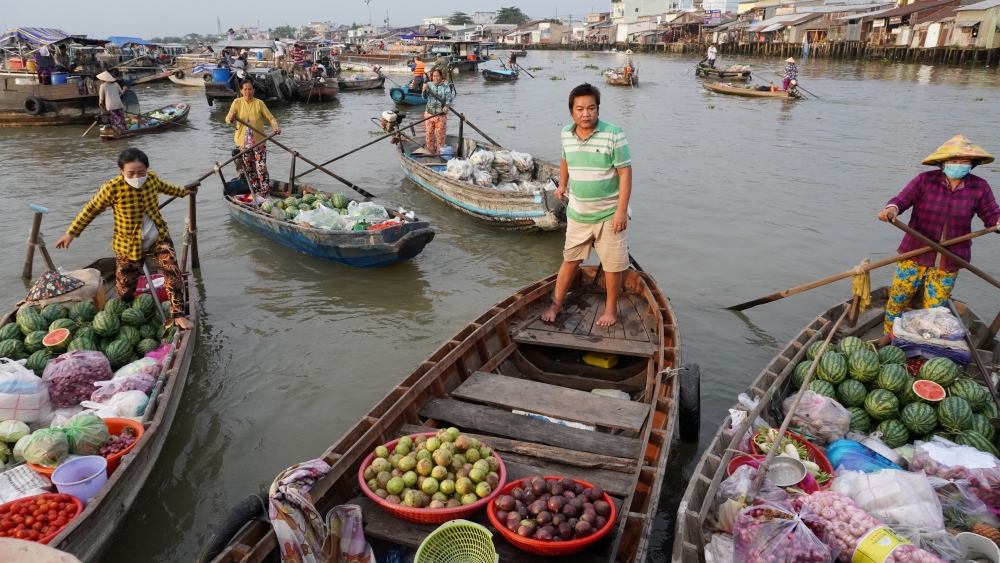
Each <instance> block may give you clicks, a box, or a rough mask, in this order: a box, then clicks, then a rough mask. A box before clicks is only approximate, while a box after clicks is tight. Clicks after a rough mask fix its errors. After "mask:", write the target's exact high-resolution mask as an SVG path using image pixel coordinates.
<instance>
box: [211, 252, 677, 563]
mask: <svg viewBox="0 0 1000 563" xmlns="http://www.w3.org/2000/svg"><path fill="white" fill-rule="evenodd" d="M595 276H596V277H598V279H597V280H596V281H597V283H596V284H595ZM602 281H603V276H600V274H599V272H598V269H597V268H596V267H593V266H585V267H583V268H581V270H580V272H579V274H578V276H577V278H576V279H575V280H573V284H572V293H571V297H569V299H568V300H567V301H566V303H568V306H567V309H566V312H565V313H562V314H560V315H559V317H558V319H557V321H556V323H555V324H546V323H542V322H541V321H540V320H539V316H540V315H541V313H542V311H543V310H544V309H545V308H547V307H548V306H549V304H550V301H549V299H550V294H551V293H552V291H553V289H554V287H555V282H556V276H555V275H552V276H549V277H547V278H545V279H543V280H541V281H538V282H535V283H533V284H531V285H528V286H527V287H524V288H522V289H519V290H518V291H516V292H515V293H514V294H513V295H511V296H510V297H508V298H506V299H504V300H503V301H500V302H499V303H497V304H496V305H494V306H493V307H491V308H490V309H489V310H487V311H486V312H485V313H483V314H482V315H480V316H479V317H477V318H476V319H475V320H473V321H472V322H471V323H469V324H468V325H467V326H465V327H464V328H462V329H461V330H460V331H459V332H458V333H457V334H456V335H455V336H453V337H452V338H450V339H449V340H448V341H447V342H445V343H444V345H442V346H441V347H440V348H438V349H437V350H435V351H434V352H432V353H431V354H430V356H429V357H428V358H427V359H426V360H425V361H423V362H422V363H421V364H420V365H419V366H418V367H417V368H416V369H415V370H414V371H413V372H412V373H410V374H409V375H407V376H406V377H405V378H404V379H403V380H402V381H400V382H399V384H398V385H397V386H396V387H394V388H392V389H391V390H390V391H389V392H388V393H387V394H386V395H385V397H384V398H382V400H380V401H379V402H378V403H377V404H376V405H375V406H374V407H373V408H372V409H371V410H369V411H368V412H367V413H366V414H365V415H364V416H362V417H361V418H360V420H358V421H357V422H356V423H355V424H354V425H353V426H352V427H350V428H349V429H348V430H347V431H346V432H345V433H344V434H343V435H342V436H341V437H340V438H339V439H337V440H336V441H335V442H334V443H333V445H331V446H330V447H329V448H328V449H327V450H326V451H325V452H323V453H322V454H321V455H319V456H318V457H320V458H322V459H323V460H325V461H326V462H327V463H329V464H331V466H332V467H331V469H330V471H329V472H328V473H327V474H326V475H324V476H323V477H321V478H319V479H318V480H317V481H316V483H315V484H314V485H313V488H312V489H311V490H310V491H309V493H308V495H307V496H308V498H309V499H310V500H311V501H312V502H313V504H314V505H315V506H316V507H317V508H318V509H319V510H320V513H321V514H324V513H325V511H327V510H329V509H330V508H332V507H334V506H337V505H340V504H357V505H359V506H360V507H361V509H362V513H363V517H364V532H365V537H366V538H367V539H368V540H369V541H370V542H375V543H376V544H379V543H380V542H381V543H385V544H391V545H397V544H401V545H404V546H406V547H407V548H409V549H410V550H414V549H416V548H417V546H419V545H420V543H421V542H422V541H423V540H424V538H426V537H427V535H428V534H429V533H430V532H431V531H433V530H435V529H436V528H437V525H427V524H413V523H409V522H404V521H402V520H397V519H395V518H393V517H391V516H389V515H388V514H387V513H385V512H383V511H382V510H381V509H380V508H379V507H378V506H377V505H375V504H374V503H373V502H372V501H371V500H369V499H368V497H367V496H365V495H364V494H362V493H361V492H359V491H360V489H359V487H358V477H357V475H358V469H359V466H360V464H361V463H362V461H363V460H364V458H365V456H367V455H368V454H369V453H370V452H371V451H372V450H373V449H374V448H375V447H376V446H378V445H381V444H383V443H386V442H388V441H390V440H394V439H396V438H397V437H399V436H401V435H403V434H411V433H414V432H418V431H425V429H433V428H434V427H448V426H455V427H457V428H459V429H460V430H462V431H464V432H467V433H470V434H472V435H473V436H478V437H482V440H484V441H486V442H487V443H489V444H490V445H491V446H492V447H493V448H494V449H496V450H497V451H498V452H500V454H499V455H500V456H501V459H502V460H503V461H504V464H505V466H506V470H507V478H508V480H513V479H520V478H524V477H527V476H530V475H542V474H545V475H572V476H574V477H576V478H578V479H583V480H585V481H587V482H590V483H593V484H595V485H598V486H600V487H602V488H603V489H604V490H605V491H606V492H608V494H610V495H611V496H612V498H613V500H614V502H615V505H616V506H619V507H620V510H619V512H618V514H619V515H620V516H619V517H618V519H617V522H616V524H615V526H614V527H613V528H612V530H611V532H609V533H608V534H607V535H606V536H605V537H604V538H602V539H601V540H600V541H599V542H597V543H596V544H595V545H594V546H593V547H591V548H590V549H588V550H586V551H583V552H581V553H578V554H576V555H573V556H569V557H565V558H544V557H538V556H536V555H532V554H530V553H527V552H523V551H520V550H518V549H517V548H515V547H514V546H513V545H511V544H509V543H507V541H506V540H504V539H503V536H502V535H501V534H500V533H499V532H498V531H497V530H495V529H494V530H493V531H492V532H493V542H494V544H495V546H496V549H497V552H498V553H499V555H500V560H501V561H508V562H525V563H527V562H539V561H543V560H545V561H574V562H582V563H592V562H599V561H604V562H616V561H617V562H622V563H633V562H636V563H641V562H642V561H645V560H646V556H647V553H648V552H649V550H650V546H649V541H648V540H649V531H650V528H651V527H652V525H653V519H654V518H655V517H656V514H657V505H658V503H659V497H660V487H661V485H662V483H663V480H664V471H665V468H666V463H667V461H668V455H669V451H670V445H671V439H672V437H673V435H674V429H675V428H674V427H675V425H677V424H680V425H685V424H688V425H690V424H691V423H692V422H693V420H695V419H696V418H697V416H696V415H697V413H696V412H694V413H692V412H687V413H685V412H679V409H678V406H677V405H678V399H679V398H680V397H681V396H682V393H683V392H684V389H686V390H688V391H691V390H694V389H695V386H694V385H692V386H689V387H685V386H684V385H685V384H684V383H682V379H684V378H685V376H686V374H687V373H688V372H686V371H685V369H683V368H682V369H681V370H679V371H680V374H678V371H677V368H678V367H679V365H680V359H681V348H680V332H679V329H678V326H677V323H676V317H675V316H674V312H673V309H672V308H671V306H670V302H669V301H668V300H667V298H666V296H665V295H664V294H663V292H662V291H661V290H660V288H659V287H658V286H657V285H656V282H655V281H654V280H653V278H652V277H650V276H649V275H648V274H645V273H643V272H640V271H637V270H631V269H630V270H626V271H625V272H624V276H623V281H624V287H625V291H623V292H622V295H621V298H620V299H619V307H620V308H621V310H622V311H623V312H622V316H621V322H619V324H618V325H616V326H615V327H612V328H611V329H610V330H609V329H608V328H604V327H596V326H594V319H595V318H596V315H598V314H599V313H600V312H601V311H603V309H604V306H603V304H604V295H605V290H604V288H603V283H602ZM588 351H594V352H610V353H615V354H618V357H619V362H618V364H617V365H616V366H615V367H612V368H610V369H601V368H596V367H593V366H588V365H586V364H583V363H582V362H581V360H580V359H581V357H582V355H583V354H584V353H585V352H588ZM685 381H688V380H685ZM594 388H602V389H618V390H623V391H624V390H628V391H626V392H628V393H630V394H631V395H632V397H633V400H632V401H624V400H622V399H613V398H610V397H605V396H600V395H595V394H592V393H590V391H591V390H592V389H594ZM682 400H683V399H682ZM543 403H544V404H543ZM512 409H515V410H517V409H520V410H523V411H526V412H533V413H541V414H545V415H547V416H551V417H556V418H560V419H563V420H570V421H576V422H581V423H584V424H590V425H595V426H596V427H597V429H596V430H595V431H589V430H581V429H578V428H572V427H569V426H564V425H560V424H555V423H552V422H547V421H543V420H538V419H535V418H532V417H528V416H522V415H519V414H514V413H512V412H511V410H512ZM685 415H688V416H685ZM608 427H616V428H619V429H621V430H622V432H621V433H618V434H612V433H610V430H609V428H608ZM688 430H690V429H688ZM487 436H488V437H487ZM304 455H308V456H309V457H313V455H314V454H304ZM291 461H293V460H290V462H291ZM289 464H290V463H289ZM248 501H251V499H248ZM253 502H254V503H255V504H256V505H257V506H259V505H260V503H259V501H256V500H255V499H254V500H253ZM471 519H472V520H474V521H477V522H480V523H482V524H484V525H486V526H487V527H489V526H490V524H489V523H488V520H487V518H486V515H485V514H484V513H483V512H482V511H481V512H479V513H477V514H475V515H473V516H472V517H471ZM239 524H240V523H239V522H227V523H225V524H223V526H224V527H228V529H229V530H230V532H229V533H230V534H232V533H233V532H232V530H237V529H238V528H239ZM220 533H221V532H220ZM217 539H218V538H217ZM227 539H228V538H223V540H222V541H223V542H225V541H226V540H227ZM219 545H220V546H224V545H225V543H220V544H219ZM276 548H277V541H276V539H275V535H274V532H273V531H272V530H271V526H270V524H269V523H268V522H267V521H266V519H265V520H264V521H260V520H259V519H258V520H256V521H253V522H251V523H250V524H249V525H248V526H247V527H245V528H243V529H242V530H241V531H240V532H239V533H238V534H236V537H235V539H233V541H232V542H231V543H230V544H229V546H228V547H225V548H224V549H222V547H220V548H219V549H221V553H219V554H218V556H214V555H215V554H214V553H209V554H206V555H204V556H203V557H202V558H200V559H199V562H200V563H204V562H207V561H213V562H214V563H235V562H237V561H244V562H249V561H260V560H262V559H263V558H264V557H266V556H267V555H268V554H269V553H273V552H275V550H276ZM217 553H218V552H217ZM213 556H214V557H213Z"/></svg>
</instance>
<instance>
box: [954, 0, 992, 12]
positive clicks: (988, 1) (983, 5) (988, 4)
mask: <svg viewBox="0 0 1000 563" xmlns="http://www.w3.org/2000/svg"><path fill="white" fill-rule="evenodd" d="M997 6H1000V0H983V1H982V2H976V3H975V4H969V5H968V6H962V7H961V8H959V10H961V11H965V10H989V9H990V8H995V7H997Z"/></svg>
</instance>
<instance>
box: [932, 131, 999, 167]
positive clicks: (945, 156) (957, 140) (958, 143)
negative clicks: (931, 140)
mask: <svg viewBox="0 0 1000 563" xmlns="http://www.w3.org/2000/svg"><path fill="white" fill-rule="evenodd" d="M955 158H960V159H969V160H971V161H973V162H977V163H978V164H989V163H991V162H993V155H991V154H990V153H988V152H986V151H984V150H983V149H981V148H979V147H978V146H976V145H974V144H972V142H971V141H969V140H968V139H966V138H965V137H963V136H961V135H955V136H954V137H952V138H951V139H950V140H949V141H948V142H947V143H945V144H943V145H941V147H940V148H938V150H936V151H934V152H933V153H932V154H931V155H930V156H928V157H927V158H925V159H924V161H923V162H921V164H927V165H931V166H933V165H937V164H941V163H942V162H944V161H946V160H952V159H955Z"/></svg>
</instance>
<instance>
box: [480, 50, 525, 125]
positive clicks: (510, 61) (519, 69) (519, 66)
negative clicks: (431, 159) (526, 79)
mask: <svg viewBox="0 0 1000 563" xmlns="http://www.w3.org/2000/svg"><path fill="white" fill-rule="evenodd" d="M507 61H508V62H509V63H510V67H511V68H510V69H511V70H513V71H514V72H523V73H524V74H527V75H528V76H530V77H532V78H534V77H535V75H534V74H531V73H530V72H528V71H527V70H525V69H524V67H523V66H521V65H519V64H517V63H516V62H514V61H512V60H510V58H508V59H507ZM500 66H503V59H501V60H500ZM515 66H516V67H517V68H514V67H515ZM470 125H471V124H470Z"/></svg>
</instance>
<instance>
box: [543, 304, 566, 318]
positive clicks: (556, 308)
mask: <svg viewBox="0 0 1000 563" xmlns="http://www.w3.org/2000/svg"><path fill="white" fill-rule="evenodd" d="M561 312H562V303H556V302H553V303H552V305H550V306H549V308H548V309H546V310H545V312H544V313H542V322H543V323H554V322H556V317H557V316H558V315H559V313H561Z"/></svg>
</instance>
